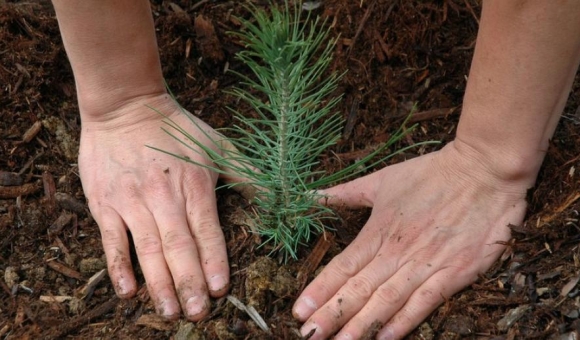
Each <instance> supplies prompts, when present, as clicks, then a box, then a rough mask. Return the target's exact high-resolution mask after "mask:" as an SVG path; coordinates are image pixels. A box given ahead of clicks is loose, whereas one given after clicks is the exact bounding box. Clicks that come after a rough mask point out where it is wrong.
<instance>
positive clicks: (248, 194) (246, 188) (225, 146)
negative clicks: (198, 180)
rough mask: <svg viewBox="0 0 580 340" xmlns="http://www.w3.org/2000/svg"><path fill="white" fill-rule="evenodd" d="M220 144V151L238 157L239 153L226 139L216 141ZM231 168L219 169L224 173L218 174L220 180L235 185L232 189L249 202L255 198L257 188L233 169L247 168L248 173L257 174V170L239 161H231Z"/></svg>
mask: <svg viewBox="0 0 580 340" xmlns="http://www.w3.org/2000/svg"><path fill="white" fill-rule="evenodd" d="M218 143H219V144H220V150H222V152H224V153H226V154H228V155H232V154H234V155H236V154H237V155H239V154H240V151H239V150H238V149H237V148H236V147H235V146H234V145H233V144H232V143H231V142H230V141H229V140H227V139H226V138H222V139H220V140H219V141H218ZM232 165H233V167H222V168H221V169H222V170H223V171H224V173H221V174H220V179H222V180H223V181H224V182H225V183H228V184H235V185H234V186H233V187H232V188H233V189H234V190H236V191H237V192H239V193H240V194H241V195H242V196H244V198H245V199H247V200H251V199H252V198H254V196H256V192H257V190H258V189H257V188H256V187H255V186H254V185H252V184H251V183H250V181H249V179H248V178H247V177H244V176H243V175H241V174H240V173H238V172H237V171H236V170H235V169H236V168H238V167H247V168H249V169H250V171H255V172H258V169H257V168H255V167H253V166H252V165H251V164H248V163H245V164H242V163H240V162H239V161H232Z"/></svg>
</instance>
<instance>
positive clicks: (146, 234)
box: [79, 94, 239, 320]
mask: <svg viewBox="0 0 580 340" xmlns="http://www.w3.org/2000/svg"><path fill="white" fill-rule="evenodd" d="M146 105H149V106H150V107H152V108H155V109H158V110H159V111H160V112H162V113H163V114H165V115H167V116H169V117H170V118H171V119H172V120H173V121H175V123H177V124H178V125H179V126H181V127H182V128H184V129H185V130H187V131H188V132H189V133H190V134H191V135H193V136H194V137H195V138H197V139H198V140H199V141H200V142H202V143H204V145H208V146H212V147H213V148H214V149H216V150H217V148H216V147H215V145H214V143H213V142H212V141H210V140H209V139H208V138H207V137H206V135H205V134H204V133H202V132H201V131H200V130H199V128H198V127H196V126H195V125H194V124H192V122H191V121H190V120H189V119H188V118H187V117H186V116H185V114H184V112H182V111H181V109H180V108H179V106H178V104H177V103H175V102H174V101H173V100H172V99H171V98H170V97H169V96H168V95H167V94H162V95H155V96H145V97H139V98H138V99H133V100H130V101H129V102H127V103H125V104H124V105H122V106H120V107H119V108H118V109H116V110H115V112H110V113H107V114H105V115H101V116H100V117H101V119H100V120H98V121H97V120H94V121H91V120H90V119H85V118H83V122H82V135H81V145H80V155H79V168H80V175H81V179H82V184H83V188H84V192H85V195H86V197H87V198H88V203H89V208H90V210H91V213H92V215H93V217H94V218H95V220H96V222H97V223H98V225H99V228H100V231H101V235H102V240H103V247H104V250H105V254H106V256H107V264H108V270H109V275H110V277H111V280H112V282H113V285H114V287H115V291H116V293H117V295H119V296H120V297H123V298H129V297H132V296H134V295H135V293H136V291H137V283H136V280H135V275H134V272H133V269H132V265H131V259H130V253H129V239H128V236H127V231H129V232H130V233H131V235H132V238H133V242H134V244H135V249H136V252H137V257H138V259H139V263H140V265H141V269H142V271H143V275H144V276H145V280H146V282H147V289H148V291H149V294H150V296H151V299H152V300H153V302H154V304H155V306H156V309H157V312H158V313H160V314H161V315H164V316H166V317H168V318H176V317H178V316H179V313H180V306H181V309H183V312H184V314H185V315H186V317H187V318H188V319H190V320H199V319H201V318H203V317H204V316H206V315H207V314H208V312H209V306H210V303H209V296H208V294H209V295H211V296H213V297H219V296H223V295H224V294H225V293H226V292H227V290H228V286H229V266H228V258H227V252H226V244H225V240H224V236H223V233H222V231H221V228H220V223H219V219H218V214H217V207H216V198H215V193H214V190H215V184H216V182H217V179H218V174H217V173H215V172H214V171H210V170H208V169H207V168H203V167H201V166H197V165H194V164H190V163H186V162H185V161H183V160H180V159H178V158H175V157H173V156H170V155H167V154H164V153H161V152H159V151H155V150H152V149H150V148H148V147H147V146H153V147H157V148H159V149H161V150H165V151H167V152H171V153H174V154H177V155H182V156H187V157H189V158H191V159H192V160H195V161H197V162H199V163H202V164H207V165H212V166H213V163H211V162H210V161H209V160H208V159H207V158H206V157H203V156H202V155H200V154H198V153H196V152H193V151H192V150H190V149H188V148H187V147H186V146H184V145H182V144H181V143H179V142H178V141H176V140H175V139H173V138H172V137H171V136H169V135H168V134H167V133H165V132H164V131H162V129H161V127H162V126H164V124H163V123H162V119H163V117H161V116H160V115H159V114H158V113H156V112H154V111H153V110H152V109H151V108H148V107H146ZM193 119H195V120H196V121H197V124H198V126H199V127H200V128H202V129H204V130H205V132H206V133H207V134H208V135H209V136H211V137H212V139H214V140H222V139H223V137H221V136H220V135H219V134H217V133H216V132H215V131H214V130H213V129H212V128H210V127H209V126H208V125H206V124H205V123H203V122H202V121H201V120H199V119H197V118H195V117H193ZM179 137H180V139H182V140H183V137H182V136H179ZM188 143H189V144H192V143H191V142H188ZM194 148H197V147H195V146H194ZM228 179H229V180H231V179H232V178H231V177H230V178H226V180H228ZM237 180H238V181H239V179H237Z"/></svg>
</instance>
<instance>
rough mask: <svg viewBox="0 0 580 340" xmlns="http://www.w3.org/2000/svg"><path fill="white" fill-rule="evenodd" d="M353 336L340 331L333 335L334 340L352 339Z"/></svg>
mask: <svg viewBox="0 0 580 340" xmlns="http://www.w3.org/2000/svg"><path fill="white" fill-rule="evenodd" d="M352 339H353V337H352V335H350V333H340V334H339V335H337V336H335V337H334V340H352Z"/></svg>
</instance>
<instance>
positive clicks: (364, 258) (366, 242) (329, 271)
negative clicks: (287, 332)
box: [292, 228, 381, 321]
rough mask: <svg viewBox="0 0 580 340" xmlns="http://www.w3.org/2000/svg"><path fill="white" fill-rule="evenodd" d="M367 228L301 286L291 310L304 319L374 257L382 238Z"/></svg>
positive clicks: (298, 317)
mask: <svg viewBox="0 0 580 340" xmlns="http://www.w3.org/2000/svg"><path fill="white" fill-rule="evenodd" d="M370 229H373V228H368V229H365V228H363V230H362V231H361V232H360V234H359V235H358V236H357V238H355V240H354V241H353V242H352V243H351V244H350V245H349V246H348V247H347V248H346V249H345V250H344V251H343V252H342V253H340V254H339V255H337V256H336V257H334V258H333V259H332V260H331V261H330V263H329V264H328V265H327V266H326V267H325V268H324V270H323V271H322V272H321V273H320V274H319V275H318V276H317V277H316V278H315V279H314V280H313V281H312V282H311V283H310V284H309V285H308V286H307V287H306V289H304V291H303V292H302V294H301V295H300V297H299V298H298V299H297V300H296V303H295V304H294V307H293V309H292V314H293V315H294V317H296V318H297V319H298V320H300V321H306V320H307V319H308V318H310V316H311V315H312V314H313V313H314V312H315V311H316V310H318V309H319V308H320V307H322V306H323V305H324V304H325V303H326V302H327V301H328V300H329V299H330V298H331V297H332V296H333V295H334V294H336V292H337V291H338V290H339V289H340V288H341V287H342V286H343V285H344V284H345V283H346V282H347V280H348V279H349V278H351V277H353V276H355V275H357V274H358V273H359V272H360V271H361V270H362V269H363V268H364V267H365V266H366V265H367V264H368V263H369V262H371V260H372V259H373V258H374V257H375V255H376V253H377V251H378V249H379V247H380V245H381V238H380V237H376V235H374V237H373V235H372V232H369V230H370Z"/></svg>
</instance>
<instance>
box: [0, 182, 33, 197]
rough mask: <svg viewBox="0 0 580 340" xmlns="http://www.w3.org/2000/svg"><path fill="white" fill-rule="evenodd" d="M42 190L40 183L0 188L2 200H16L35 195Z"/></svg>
mask: <svg viewBox="0 0 580 340" xmlns="http://www.w3.org/2000/svg"><path fill="white" fill-rule="evenodd" d="M39 189H40V185H39V184H38V183H26V184H23V185H20V186H12V187H5V186H0V198H16V197H19V196H27V195H30V194H34V193H35V192H37V191H38V190H39Z"/></svg>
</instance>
